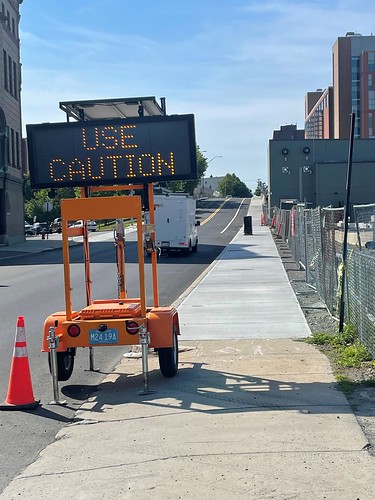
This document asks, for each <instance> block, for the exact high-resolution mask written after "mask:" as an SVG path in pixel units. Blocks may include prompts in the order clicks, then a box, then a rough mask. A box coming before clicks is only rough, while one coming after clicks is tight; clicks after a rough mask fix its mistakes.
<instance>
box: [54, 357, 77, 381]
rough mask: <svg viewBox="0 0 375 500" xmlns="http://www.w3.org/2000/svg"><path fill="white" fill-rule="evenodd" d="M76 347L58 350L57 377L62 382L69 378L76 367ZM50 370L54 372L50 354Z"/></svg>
mask: <svg viewBox="0 0 375 500" xmlns="http://www.w3.org/2000/svg"><path fill="white" fill-rule="evenodd" d="M74 355H75V350H74V349H68V350H67V351H64V352H57V353H56V356H57V378H58V380H59V381H61V382H65V381H66V380H69V379H70V377H71V376H72V373H73V368H74ZM48 366H49V371H50V373H51V374H52V363H51V355H50V354H48Z"/></svg>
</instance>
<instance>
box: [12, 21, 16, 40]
mask: <svg viewBox="0 0 375 500" xmlns="http://www.w3.org/2000/svg"><path fill="white" fill-rule="evenodd" d="M12 33H13V35H14V36H16V22H15V20H14V17H12Z"/></svg>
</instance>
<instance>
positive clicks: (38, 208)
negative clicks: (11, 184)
mask: <svg viewBox="0 0 375 500" xmlns="http://www.w3.org/2000/svg"><path fill="white" fill-rule="evenodd" d="M79 191H80V188H68V187H65V188H59V189H56V190H55V191H54V192H53V191H52V190H50V189H32V188H31V186H30V178H29V177H25V179H24V200H25V216H26V218H27V219H28V220H29V221H32V220H34V218H35V220H37V221H38V222H52V221H53V219H55V218H56V217H60V215H61V213H60V202H61V199H62V198H76V197H77V196H79ZM52 195H54V196H52ZM46 202H50V203H51V204H52V210H50V211H49V212H46V211H45V209H44V204H45V203H46Z"/></svg>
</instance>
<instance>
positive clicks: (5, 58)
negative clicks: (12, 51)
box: [3, 50, 8, 90]
mask: <svg viewBox="0 0 375 500" xmlns="http://www.w3.org/2000/svg"><path fill="white" fill-rule="evenodd" d="M3 59H4V89H5V90H8V54H7V53H6V51H5V50H3Z"/></svg>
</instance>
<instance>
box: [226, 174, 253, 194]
mask: <svg viewBox="0 0 375 500" xmlns="http://www.w3.org/2000/svg"><path fill="white" fill-rule="evenodd" d="M217 187H218V190H219V193H220V196H222V197H225V196H234V197H236V198H252V196H253V193H252V192H251V189H249V188H248V187H247V186H246V184H245V183H244V182H242V181H241V180H240V179H239V178H238V177H237V176H236V174H226V175H225V177H224V178H223V179H222V180H221V181H220V182H219V184H218V186H217Z"/></svg>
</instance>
